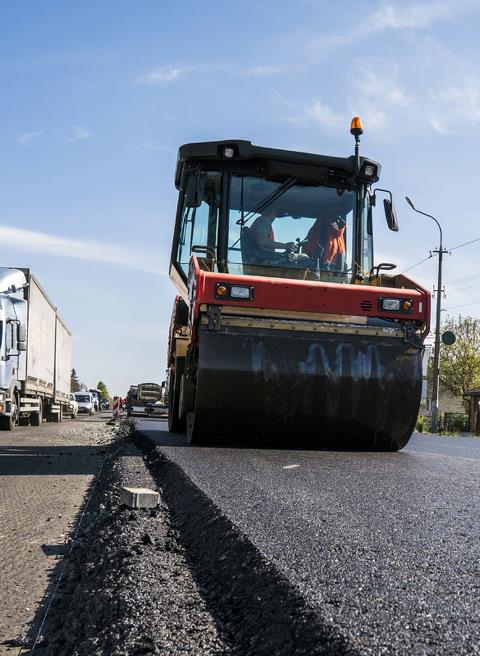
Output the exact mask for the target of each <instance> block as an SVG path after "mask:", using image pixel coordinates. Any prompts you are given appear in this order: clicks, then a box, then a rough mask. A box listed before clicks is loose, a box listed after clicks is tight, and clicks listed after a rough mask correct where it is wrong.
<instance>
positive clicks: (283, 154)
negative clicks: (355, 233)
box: [175, 139, 381, 189]
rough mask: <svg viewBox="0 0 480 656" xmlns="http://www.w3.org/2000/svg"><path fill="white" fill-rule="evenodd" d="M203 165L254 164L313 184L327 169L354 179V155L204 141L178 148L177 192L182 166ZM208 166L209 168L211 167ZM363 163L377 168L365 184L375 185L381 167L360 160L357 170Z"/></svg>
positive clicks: (229, 166)
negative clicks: (229, 151)
mask: <svg viewBox="0 0 480 656" xmlns="http://www.w3.org/2000/svg"><path fill="white" fill-rule="evenodd" d="M225 148H231V149H232V150H233V152H234V155H233V157H230V158H227V157H225V154H224V151H225ZM202 162H204V163H205V164H206V165H207V168H214V169H232V168H239V166H240V167H241V168H243V167H245V168H247V169H248V168H250V167H249V166H248V165H249V164H250V165H251V164H254V165H256V168H260V170H261V169H264V170H265V172H266V173H267V175H270V176H272V177H277V178H282V177H283V178H286V177H296V178H299V179H307V181H308V180H310V179H311V181H312V182H314V181H315V180H316V179H317V178H320V180H321V178H322V177H323V176H324V175H325V171H326V170H330V171H331V172H332V173H334V174H335V175H336V176H338V177H341V178H345V179H353V178H354V177H355V173H356V166H355V156H354V155H350V156H349V157H334V156H330V155H316V154H313V153H302V152H298V151H294V150H282V149H279V148H265V147H264V146H255V145H254V144H252V142H251V141H245V140H242V139H227V140H223V141H204V142H198V143H189V144H184V145H183V146H180V148H179V149H178V159H177V169H176V172H175V186H176V187H177V189H179V188H180V182H181V177H182V172H183V170H184V167H185V165H188V164H190V165H194V164H195V163H202ZM209 164H210V165H212V166H211V167H210V166H209ZM366 164H372V165H373V166H375V167H376V175H374V176H370V177H369V179H368V180H366V181H367V182H377V181H378V179H379V175H380V170H381V166H380V164H379V163H378V162H376V161H375V160H372V159H369V158H366V157H360V171H362V169H363V168H364V166H365V165H366ZM260 174H261V173H260ZM257 175H259V172H257ZM320 180H319V182H320Z"/></svg>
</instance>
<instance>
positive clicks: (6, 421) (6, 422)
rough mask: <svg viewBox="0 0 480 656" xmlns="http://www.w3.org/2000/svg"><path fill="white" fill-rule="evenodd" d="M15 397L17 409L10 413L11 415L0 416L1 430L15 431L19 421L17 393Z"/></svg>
mask: <svg viewBox="0 0 480 656" xmlns="http://www.w3.org/2000/svg"><path fill="white" fill-rule="evenodd" d="M14 399H15V404H14V405H15V411H14V412H13V414H11V415H10V417H0V419H1V422H0V430H7V431H13V430H14V429H15V426H16V425H17V422H18V396H17V394H15V395H14Z"/></svg>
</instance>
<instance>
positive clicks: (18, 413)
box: [0, 267, 71, 430]
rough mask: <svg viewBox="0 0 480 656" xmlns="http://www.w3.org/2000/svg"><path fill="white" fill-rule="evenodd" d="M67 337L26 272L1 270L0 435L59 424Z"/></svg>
mask: <svg viewBox="0 0 480 656" xmlns="http://www.w3.org/2000/svg"><path fill="white" fill-rule="evenodd" d="M70 342H71V334H70V331H69V330H68V328H67V327H66V326H65V324H64V323H63V321H62V320H61V319H60V317H59V316H58V313H57V308H56V307H55V306H54V305H53V303H52V302H51V301H50V299H49V298H48V296H47V295H46V294H45V292H44V291H43V289H42V288H41V287H40V285H39V283H38V281H37V280H36V278H35V277H34V276H33V275H32V274H31V272H30V269H13V268H2V267H0V429H2V430H13V428H14V427H15V425H16V424H17V423H19V422H21V423H28V422H29V423H30V424H31V425H33V426H39V425H40V424H41V422H42V420H43V419H44V418H45V419H46V420H47V421H55V422H58V421H62V417H63V414H64V412H67V409H68V407H69V403H68V401H69V398H68V395H69V393H70V373H71V343H70Z"/></svg>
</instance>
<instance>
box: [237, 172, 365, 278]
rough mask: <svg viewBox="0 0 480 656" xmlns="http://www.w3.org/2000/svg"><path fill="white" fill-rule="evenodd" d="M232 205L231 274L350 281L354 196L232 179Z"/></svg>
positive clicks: (318, 188)
mask: <svg viewBox="0 0 480 656" xmlns="http://www.w3.org/2000/svg"><path fill="white" fill-rule="evenodd" d="M229 201H230V202H229V213H228V230H229V232H228V258H227V259H228V271H229V273H235V274H247V275H264V276H274V277H281V278H299V279H312V280H315V279H316V280H320V279H322V280H323V279H326V280H332V281H334V280H342V281H346V280H348V279H350V278H351V272H352V267H353V235H354V216H355V205H356V194H355V192H354V191H351V190H345V189H335V188H332V187H321V186H316V187H313V186H307V185H301V184H298V183H296V182H295V180H293V179H292V180H290V181H287V182H284V183H283V184H281V183H278V182H271V181H268V180H265V179H262V178H258V177H253V176H240V175H233V176H232V179H231V187H230V196H229Z"/></svg>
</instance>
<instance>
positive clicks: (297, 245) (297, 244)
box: [292, 237, 308, 253]
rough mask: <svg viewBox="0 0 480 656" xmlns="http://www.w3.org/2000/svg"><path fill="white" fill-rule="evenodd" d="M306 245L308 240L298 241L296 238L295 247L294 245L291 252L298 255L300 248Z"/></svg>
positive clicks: (298, 238)
mask: <svg viewBox="0 0 480 656" xmlns="http://www.w3.org/2000/svg"><path fill="white" fill-rule="evenodd" d="M307 243H308V239H300V237H297V238H296V239H295V245H294V247H293V249H292V250H293V252H294V253H300V250H301V248H302V247H303V246H305V244H307Z"/></svg>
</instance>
